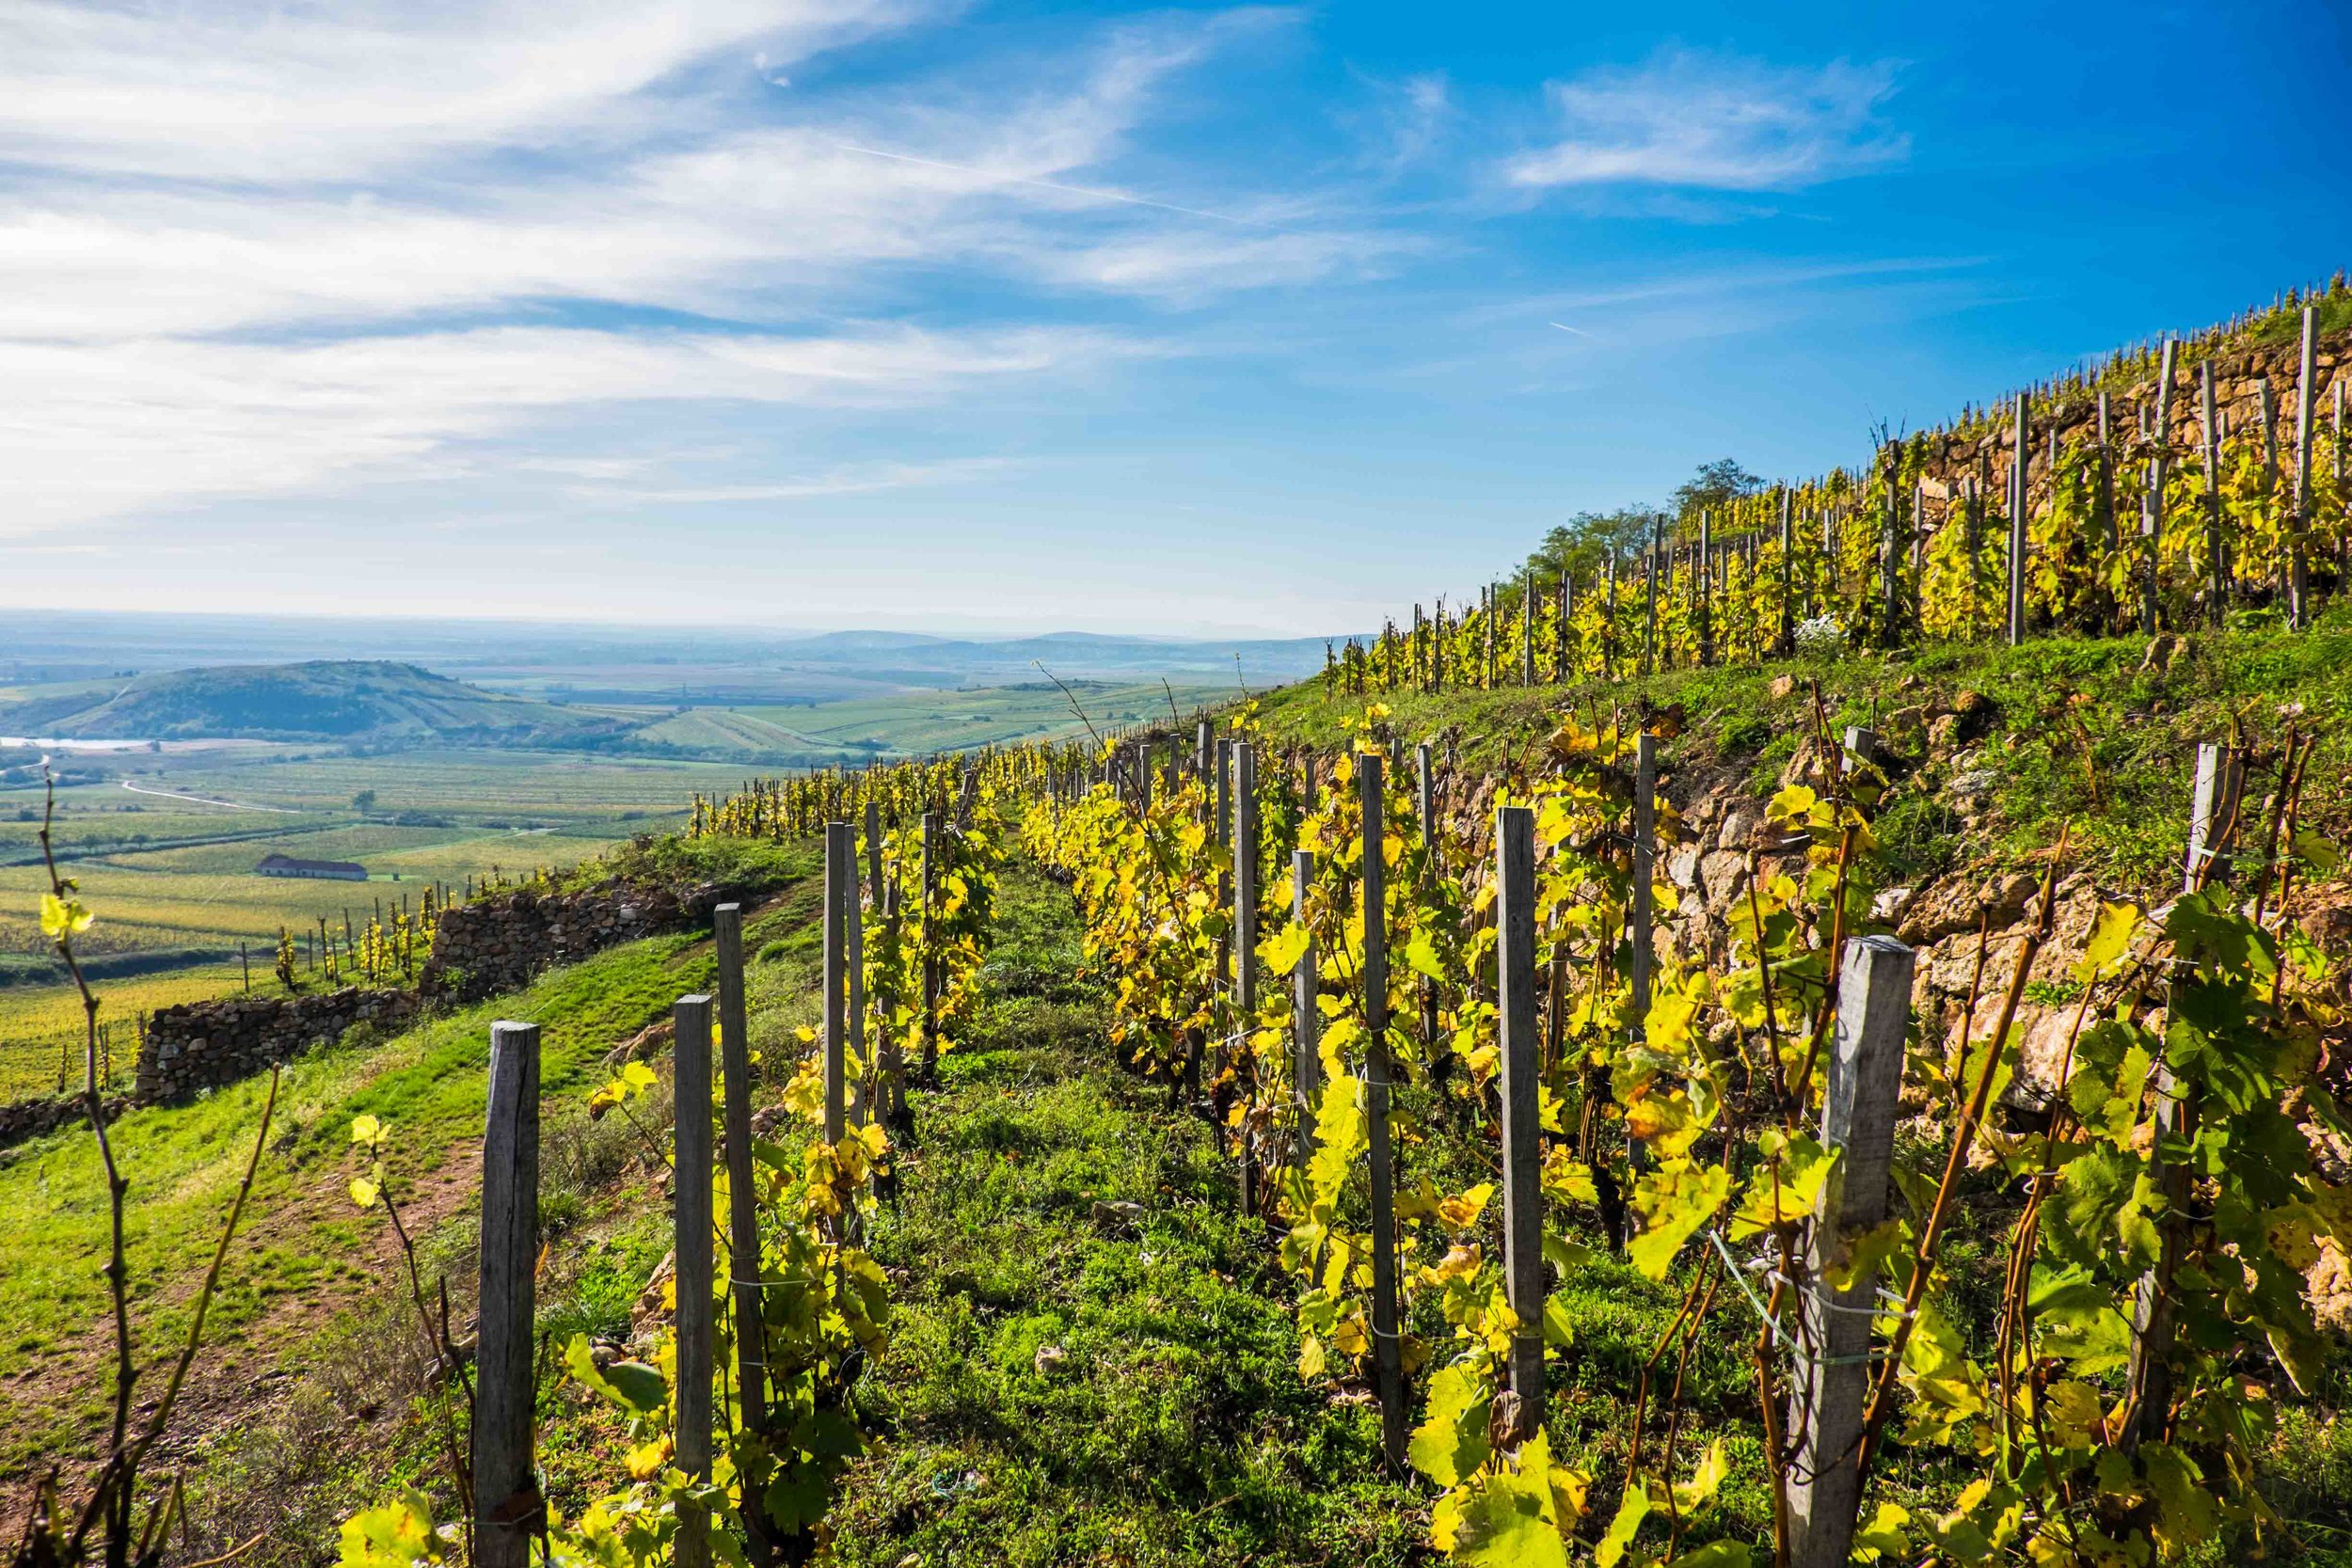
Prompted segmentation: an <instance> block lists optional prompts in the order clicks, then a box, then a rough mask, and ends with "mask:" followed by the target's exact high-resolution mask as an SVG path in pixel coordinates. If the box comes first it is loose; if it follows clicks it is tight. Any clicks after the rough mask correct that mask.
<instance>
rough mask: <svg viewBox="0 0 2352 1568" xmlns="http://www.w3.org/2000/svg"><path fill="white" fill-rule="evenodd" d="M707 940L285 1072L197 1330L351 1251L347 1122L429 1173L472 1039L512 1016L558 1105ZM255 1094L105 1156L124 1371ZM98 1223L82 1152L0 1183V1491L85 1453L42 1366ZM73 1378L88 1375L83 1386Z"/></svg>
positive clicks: (119, 1138)
mask: <svg viewBox="0 0 2352 1568" xmlns="http://www.w3.org/2000/svg"><path fill="white" fill-rule="evenodd" d="M708 977H709V963H708V947H707V942H705V943H701V944H699V945H698V944H697V943H696V942H694V940H693V939H691V937H663V938H656V939H652V940H649V941H646V942H635V943H632V944H630V945H628V946H626V947H621V948H615V949H613V950H612V951H611V952H609V953H606V954H602V955H600V956H598V957H596V958H592V959H589V960H588V961H586V962H584V963H581V964H578V965H575V966H573V967H571V968H568V969H564V970H559V971H555V972H552V973H551V974H548V976H547V977H546V978H544V979H542V980H541V981H540V982H539V983H537V984H536V985H534V986H532V988H531V989H530V990H526V991H523V992H520V993H518V994H516V995H513V996H508V997H503V998H501V999H499V1000H497V1001H495V1002H492V1003H487V1004H485V1005H483V1006H477V1007H471V1008H468V1009H465V1010H463V1011H460V1012H456V1013H453V1014H451V1015H449V1016H447V1017H445V1018H440V1019H437V1020H434V1021H433V1022H429V1023H427V1024H425V1025H423V1026H421V1027H420V1028H418V1029H415V1030H412V1031H410V1032H408V1033H406V1034H404V1035H401V1036H398V1037H395V1038H393V1039H391V1040H389V1041H382V1042H369V1041H361V1040H349V1041H346V1043H344V1044H342V1045H340V1046H336V1047H332V1048H328V1049H326V1050H322V1051H317V1052H313V1053H309V1054H307V1055H305V1056H303V1057H301V1058H299V1059H297V1060H296V1061H295V1062H294V1063H293V1064H292V1065H291V1066H290V1067H289V1068H288V1069H287V1070H286V1074H285V1079H284V1083H283V1085H282V1086H281V1088H280V1091H279V1101H278V1113H277V1119H276V1124H275V1130H274V1132H272V1135H271V1143H270V1148H269V1150H268V1153H267V1154H266V1156H265V1157H264V1159H263V1161H262V1168H261V1172H260V1175H259V1177H258V1178H257V1180H256V1182H255V1190H254V1195H253V1198H252V1200H251V1205H250V1208H249V1209H248V1224H247V1226H246V1229H245V1232H244V1233H243V1234H242V1235H241V1236H240V1238H239V1240H238V1241H237V1243H235V1245H234V1246H233V1247H232V1249H231V1252H230V1260H229V1264H228V1267H227V1270H226V1272H225V1275H224V1278H223V1283H222V1288H221V1291H220V1295H219V1297H218V1300H217V1301H216V1302H215V1307H214V1317H213V1320H212V1324H211V1327H210V1329H209V1331H208V1333H209V1335H210V1336H211V1338H213V1339H214V1340H215V1342H218V1341H219V1340H221V1339H224V1338H235V1337H236V1336H237V1335H238V1334H239V1332H240V1331H241V1330H243V1329H244V1328H245V1327H246V1325H249V1324H252V1323H256V1322H257V1321H258V1320H260V1319H261V1318H262V1316H263V1314H264V1313H265V1311H266V1310H267V1308H268V1307H269V1305H270V1303H271V1301H272V1300H273V1298H276V1297H278V1296H280V1295H284V1294H286V1293H288V1292H296V1293H299V1292H302V1291H308V1290H312V1289H316V1288H319V1287H321V1286H324V1285H326V1284H328V1283H331V1282H333V1281H335V1280H337V1279H339V1278H342V1277H345V1276H346V1275H349V1273H350V1272H351V1271H352V1270H353V1269H354V1268H355V1266H356V1265H355V1264H354V1263H353V1262H352V1260H351V1259H352V1258H353V1256H354V1255H355V1253H356V1252H357V1250H358V1246H359V1243H360V1238H361V1237H362V1235H363V1234H364V1233H365V1232H366V1231H368V1230H369V1229H371V1228H372V1227H376V1226H378V1225H380V1223H381V1222H380V1221H377V1220H372V1219H369V1218H368V1217H366V1216H363V1215H361V1214H359V1213H358V1212H354V1211H352V1210H351V1209H350V1207H349V1204H348V1201H347V1200H344V1199H342V1197H341V1195H342V1189H343V1185H344V1183H345V1182H346V1181H347V1180H348V1179H349V1177H350V1176H351V1175H352V1174H353V1170H352V1168H351V1164H350V1158H349V1152H348V1151H349V1127H350V1123H351V1118H352V1117H355V1116H358V1115H360V1114H362V1113H367V1114H372V1115H374V1116H377V1117H383V1118H384V1119H385V1120H386V1121H388V1122H389V1123H391V1124H392V1126H393V1128H394V1129H395V1140H396V1150H397V1152H396V1155H395V1164H394V1168H395V1170H396V1172H397V1173H398V1176H399V1179H400V1180H401V1182H403V1183H413V1182H414V1181H415V1180H416V1179H417V1178H418V1177H419V1176H421V1175H423V1174H425V1173H428V1172H431V1171H433V1170H435V1169H437V1167H438V1166H439V1164H441V1162H442V1160H443V1158H444V1157H445V1155H446V1154H448V1153H449V1152H450V1151H451V1150H452V1149H453V1148H460V1147H462V1146H464V1145H465V1144H467V1143H468V1142H469V1141H470V1140H472V1139H476V1138H478V1137H479V1136H480V1131H481V1129H480V1122H481V1116H482V1107H483V1095H484V1075H485V1069H486V1067H487V1062H488V1051H489V1026H490V1022H491V1021H492V1020H493V1019H494V1018H501V1017H514V1018H521V1019H524V1020H528V1021H536V1022H540V1023H541V1024H542V1025H543V1031H544V1032H543V1034H542V1037H541V1050H542V1052H543V1058H542V1066H541V1075H542V1085H543V1088H544V1090H545V1091H546V1092H547V1093H548V1094H550V1095H562V1094H564V1093H565V1092H567V1091H569V1090H571V1089H573V1088H575V1087H576V1086H578V1085H580V1084H581V1083H582V1082H583V1081H584V1080H585V1079H587V1078H588V1077H589V1076H590V1075H591V1074H592V1073H593V1072H594V1071H595V1070H596V1068H597V1065H598V1062H599V1058H600V1057H601V1056H602V1054H603V1053H605V1052H606V1051H609V1050H610V1049H611V1048H612V1044H613V1043H614V1042H615V1041H616V1040H619V1039H622V1038H625V1037H628V1035H630V1034H633V1033H635V1032H636V1031H637V1030H638V1029H640V1028H642V1027H643V1026H644V1024H645V1023H646V1022H648V1021H650V1020H651V1019H653V1018H655V1017H657V1016H659V1015H660V1013H662V1012H663V1011H664V1010H665V1009H666V1008H667V1007H668V1006H669V1005H670V1004H671V1003H672V1002H673V1001H674V1000H675V998H676V997H677V996H678V995H679V994H680V993H681V992H684V991H688V990H698V989H702V988H704V987H706V986H707V983H708ZM266 1087H267V1080H266V1079H249V1080H247V1081H246V1082H244V1083H242V1084H238V1085H232V1086H230V1087H228V1088H225V1089H221V1090H219V1091H217V1092H215V1094H213V1095H212V1096H210V1097H209V1098H207V1099H204V1100H202V1101H198V1102H196V1103H195V1104H192V1105H186V1106H177V1107H168V1108H158V1109H151V1110H142V1111H135V1112H133V1113H131V1114H130V1115H128V1116H126V1117H123V1118H122V1119H121V1120H119V1121H118V1122H117V1123H116V1124H115V1130H114V1141H115V1147H116V1148H117V1150H118V1154H119V1162H120V1164H121V1166H122V1169H123V1173H124V1175H125V1176H127V1177H128V1178H129V1179H130V1181H131V1183H132V1186H131V1195H130V1203H129V1210H128V1221H127V1230H128V1235H129V1249H130V1254H131V1259H132V1267H131V1290H132V1300H133V1310H134V1315H135V1323H136V1325H137V1327H138V1330H139V1349H140V1354H141V1356H142V1358H152V1357H153V1356H155V1355H157V1354H161V1353H162V1352H163V1351H164V1350H165V1349H166V1348H167V1347H168V1346H170V1345H171V1344H173V1343H174V1342H175V1339H176V1338H177V1337H178V1336H179V1335H181V1334H183V1332H184V1329H185V1308H186V1299H185V1296H186V1291H187V1290H188V1288H189V1287H190V1286H191V1284H192V1283H193V1279H194V1276H195V1275H197V1274H198V1273H199V1272H200V1270H201V1266H202V1264H201V1259H203V1258H204V1257H205V1256H207V1255H208V1254H209V1250H210V1248H211V1245H212V1243H213V1240H214V1238H215V1235H216V1234H217V1231H218V1228H219V1226H220V1224H221V1220H222V1218H223V1216H224V1215H225V1213H226V1212H227V1209H228V1204H229V1200H230V1195H231V1194H232V1192H233V1191H234V1188H235V1185H236V1181H237V1179H238V1176H239V1175H240V1174H241V1172H242V1169H243V1165H244V1162H245V1160H246V1155H247V1153H248V1152H249V1149H250V1148H251V1140H252V1136H253V1132H254V1129H255V1127H256V1126H257V1125H258V1122H259V1118H260V1115H261V1109H262V1100H263V1097H264V1094H265V1091H266ZM106 1228H107V1210H106V1204H105V1200H104V1185H103V1180H102V1179H101V1174H100V1169H99V1164H98V1157H97V1151H96V1148H95V1145H94V1143H93V1141H92V1139H91V1138H90V1136H89V1133H88V1132H87V1129H79V1128H76V1129H72V1130H69V1131H66V1132H58V1133H56V1134H53V1135H51V1136H50V1137H47V1138H44V1139H41V1140H39V1141H37V1142H35V1143H32V1144H29V1145H26V1146H24V1147H22V1148H19V1149H18V1150H16V1151H15V1153H14V1155H13V1158H12V1159H11V1161H10V1162H9V1163H8V1164H7V1165H6V1166H5V1167H0V1279H5V1280H6V1281H7V1282H8V1283H7V1287H6V1289H5V1290H0V1386H8V1387H9V1388H10V1397H9V1399H8V1401H7V1410H8V1417H7V1420H6V1424H5V1429H0V1474H5V1473H7V1472H10V1471H14V1470H17V1469H18V1468H20V1467H21V1466H23V1465H26V1464H28V1463H30V1462H31V1461H32V1460H34V1459H36V1458H40V1457H44V1456H45V1457H50V1458H64V1457H67V1456H70V1455H73V1454H76V1453H86V1452H87V1436H88V1430H89V1423H90V1422H91V1420H92V1418H93V1417H94V1416H95V1415H96V1414H97V1412H98V1409H99V1407H100V1402H101V1400H102V1398H103V1394H102V1390H101V1388H100V1387H99V1386H98V1385H97V1384H96V1383H95V1382H94V1381H93V1380H92V1379H91V1378H89V1377H87V1376H83V1377H65V1378H60V1377H57V1376H56V1375H55V1373H56V1358H58V1357H61V1356H62V1357H72V1356H75V1355H77V1354H86V1353H87V1345H88V1342H89V1341H90V1340H91V1338H92V1337H93V1336H94V1335H95V1334H96V1332H97V1328H98V1325H99V1324H100V1323H101V1321H102V1319H103V1312H104V1306H105V1291H104V1285H103V1281H102V1280H101V1279H100V1278H99V1277H98V1275H97V1272H96V1268H95V1263H96V1261H97V1260H98V1259H103V1256H104V1251H105V1244H106V1243H105V1236H106ZM85 1370H87V1369H85Z"/></svg>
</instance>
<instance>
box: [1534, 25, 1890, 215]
mask: <svg viewBox="0 0 2352 1568" xmlns="http://www.w3.org/2000/svg"><path fill="white" fill-rule="evenodd" d="M1895 76H1896V68H1895V66H1894V65H1892V64H1891V63H1888V62H1883V61H1882V62H1878V63H1874V64H1867V65H1856V64H1853V63H1851V62H1850V61H1845V60H1835V61H1832V62H1831V63H1829V64H1828V65H1825V66H1822V67H1820V68H1819V69H1817V70H1804V69H1788V68H1781V67H1774V66H1768V65H1764V64H1761V63H1759V62H1756V61H1753V60H1742V59H1735V58H1728V57H1724V56H1721V55H1704V54H1697V53H1693V52H1691V51H1687V50H1670V51H1667V52H1665V53H1663V54H1661V55H1657V56H1655V57H1653V58H1652V59H1650V60H1649V61H1648V62H1646V63H1645V64H1644V65H1641V66H1638V67H1634V68H1630V69H1626V68H1610V69H1606V70H1600V71H1591V72H1589V73H1587V74H1585V75H1582V76H1580V77H1577V78H1575V79H1574V80H1572V81H1565V82H1554V83H1551V84H1550V85H1549V87H1548V88H1547V91H1548V93H1549V98H1550V102H1551V105H1552V108H1553V110H1554V112H1555V113H1556V114H1557V116H1558V118H1559V120H1560V122H1561V133H1562V134H1561V135H1560V137H1559V139H1558V140H1556V141H1553V142H1551V143H1550V144H1549V145H1548V146H1544V147H1539V148H1534V149H1531V150H1527V151H1525V152H1522V153H1520V154H1519V155H1518V156H1517V157H1515V158H1512V159H1510V160H1509V161H1508V162H1507V163H1506V165H1505V166H1504V176H1505V178H1506V179H1507V180H1508V181H1509V182H1511V183H1512V184H1514V185H1518V186H1523V187H1531V188H1550V187H1555V186H1589V185H1610V184H1648V185H1665V186H1680V187H1686V188H1694V189H1702V190H1719V191H1766V190H1794V189H1798V188H1800V187H1803V186H1806V185H1813V184H1818V183H1820V182H1823V181H1827V180H1835V179H1838V178H1841V177H1844V176H1848V175H1852V174H1860V173H1864V172H1867V171H1868V170H1871V169H1875V168H1883V167H1886V166H1890V165H1893V164H1897V163H1900V162H1901V161H1902V160H1903V159H1904V158H1906V157H1908V156H1909V154H1910V149H1911V143H1910V138H1909V137H1908V136H1907V135H1903V134H1902V133H1900V132H1899V131H1897V130H1895V129H1893V128H1892V127H1890V126H1889V125H1887V124H1886V123H1885V121H1884V119H1883V115H1882V112H1881V111H1882V110H1883V108H1884V106H1885V103H1886V101H1887V100H1888V99H1889V98H1890V97H1891V96H1892V95H1893V93H1894V91H1895Z"/></svg>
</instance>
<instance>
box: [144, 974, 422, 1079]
mask: <svg viewBox="0 0 2352 1568" xmlns="http://www.w3.org/2000/svg"><path fill="white" fill-rule="evenodd" d="M417 1007H418V998H417V993H416V992H414V991H409V990H360V989H358V987H355V986H346V987H344V988H343V989H342V990H332V991H326V992H324V993H321V994H318V995H313V996H231V997H224V998H222V999H221V1000H219V1001H217V1002H185V1003H183V1004H181V1005H180V1006H176V1007H165V1008H162V1009H161V1010H159V1011H157V1012H154V1013H151V1014H150V1015H149V1016H148V1020H147V1034H146V1037H144V1038H142V1039H141V1040H140V1041H139V1068H138V1080H137V1085H136V1087H135V1089H134V1090H133V1099H134V1100H135V1101H137V1102H138V1103H139V1104H142V1105H151V1104H164V1103H169V1102H171V1101H181V1100H186V1099H188V1098H190V1097H191V1096H193V1095H195V1094H197V1093H198V1092H199V1091H200V1090H203V1089H209V1088H216V1087H218V1086H219V1085H223V1084H233V1083H235V1082H236V1081H237V1080H238V1079H240V1078H245V1077H247V1076H249V1075H251V1074H253V1073H256V1072H260V1071H262V1070H263V1069H267V1068H271V1067H275V1066H276V1065H278V1063H280V1062H284V1061H288V1060H290V1059H292V1058H293V1057H294V1056H295V1055H297V1054H299V1053H301V1052H303V1051H305V1050H308V1049H309V1048H310V1047H311V1046H313V1045H321V1044H325V1043H326V1042H328V1041H331V1040H336V1039H340V1038H341V1037H342V1033H343V1031H344V1030H346V1029H348V1028H350V1027H351V1026H352V1025H353V1024H355V1023H359V1022H373V1023H374V1024H376V1025H377V1026H378V1027H380V1028H386V1029H396V1028H399V1027H401V1026H403V1025H405V1023H406V1022H408V1021H409V1020H410V1019H412V1018H414V1017H415V1016H416V1014H417Z"/></svg>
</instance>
